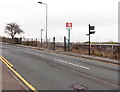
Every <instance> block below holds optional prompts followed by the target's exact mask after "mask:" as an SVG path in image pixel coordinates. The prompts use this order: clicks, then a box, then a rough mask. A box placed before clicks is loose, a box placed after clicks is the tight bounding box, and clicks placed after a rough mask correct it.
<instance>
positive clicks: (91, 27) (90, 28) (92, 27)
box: [86, 24, 95, 55]
mask: <svg viewBox="0 0 120 92" xmlns="http://www.w3.org/2000/svg"><path fill="white" fill-rule="evenodd" d="M88 26H89V34H86V35H88V36H89V50H88V54H89V55H90V34H94V33H95V31H90V30H95V27H94V26H90V24H89V25H88Z"/></svg>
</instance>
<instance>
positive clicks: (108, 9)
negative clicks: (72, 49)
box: [0, 0, 119, 42]
mask: <svg viewBox="0 0 120 92" xmlns="http://www.w3.org/2000/svg"><path fill="white" fill-rule="evenodd" d="M38 1H42V2H44V3H46V4H47V5H48V38H49V39H50V40H51V41H52V37H54V36H55V37H56V40H57V41H63V37H64V36H66V37H67V35H68V31H67V30H66V22H72V23H73V28H72V30H71V41H72V42H73V41H74V42H83V41H88V37H87V36H86V34H88V24H91V25H92V26H95V31H96V33H95V34H93V35H91V41H100V42H101V41H111V40H112V41H118V1H119V0H0V35H4V36H8V35H6V34H5V33H4V29H5V26H6V24H7V23H11V22H16V23H18V24H19V25H20V27H21V28H22V29H23V30H24V32H25V33H24V34H21V35H19V36H18V35H16V37H23V36H24V37H27V38H40V30H41V29H44V31H43V38H44V39H45V21H46V20H45V16H46V15H45V14H46V12H45V9H46V7H45V5H43V4H38V3H37V2H38Z"/></svg>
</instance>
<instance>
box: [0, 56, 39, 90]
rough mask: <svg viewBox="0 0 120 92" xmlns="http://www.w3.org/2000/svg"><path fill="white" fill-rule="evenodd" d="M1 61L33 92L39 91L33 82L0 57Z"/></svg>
mask: <svg viewBox="0 0 120 92" xmlns="http://www.w3.org/2000/svg"><path fill="white" fill-rule="evenodd" d="M0 59H1V61H2V62H3V63H4V64H5V65H6V66H7V67H8V68H9V69H10V70H11V71H12V72H13V73H14V74H15V75H16V76H17V77H18V78H20V80H21V81H22V82H24V83H25V84H26V85H27V86H28V87H29V88H30V89H31V90H32V91H33V92H38V91H37V90H36V89H35V88H34V87H32V85H31V84H29V83H28V82H27V81H26V80H25V79H24V78H23V77H22V76H21V75H20V74H19V73H17V72H16V71H15V70H14V69H13V68H12V67H11V66H10V65H9V64H8V63H6V61H5V60H4V59H3V58H2V57H0Z"/></svg>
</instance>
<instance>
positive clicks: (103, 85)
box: [2, 44, 120, 90]
mask: <svg viewBox="0 0 120 92" xmlns="http://www.w3.org/2000/svg"><path fill="white" fill-rule="evenodd" d="M2 45H3V50H2V56H3V57H5V58H6V59H7V60H8V61H9V62H10V63H12V64H13V65H14V69H15V70H16V71H18V72H19V73H20V74H21V75H22V76H23V77H24V78H25V79H26V80H27V81H28V82H29V83H31V85H33V86H34V87H35V88H36V89H37V90H73V89H72V88H71V87H70V86H71V85H74V84H79V85H80V86H81V85H83V86H84V87H85V88H88V90H118V86H119V85H118V73H119V72H120V71H119V69H118V65H114V64H109V63H103V62H98V61H96V60H90V59H85V58H77V57H73V56H68V55H63V54H57V53H52V52H47V51H41V50H36V48H35V49H31V48H24V47H20V46H16V45H8V44H2Z"/></svg>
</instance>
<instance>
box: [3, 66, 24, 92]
mask: <svg viewBox="0 0 120 92" xmlns="http://www.w3.org/2000/svg"><path fill="white" fill-rule="evenodd" d="M2 90H8V91H10V90H13V91H16V92H17V91H22V92H25V91H24V90H25V89H24V88H23V87H22V86H21V84H20V83H19V82H18V80H16V79H15V77H13V75H12V74H11V73H10V71H9V70H8V69H7V67H6V66H5V65H2ZM3 92H4V91H3Z"/></svg>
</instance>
